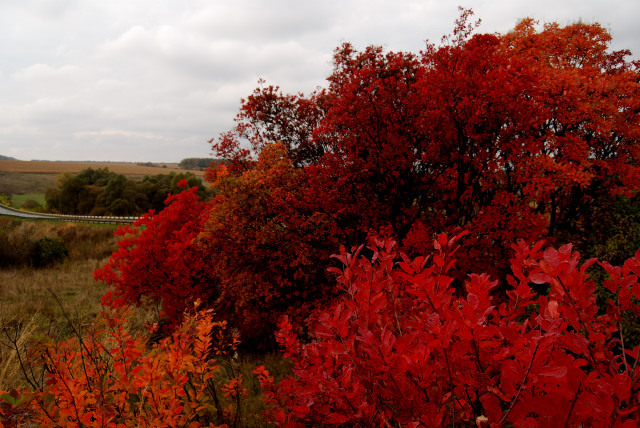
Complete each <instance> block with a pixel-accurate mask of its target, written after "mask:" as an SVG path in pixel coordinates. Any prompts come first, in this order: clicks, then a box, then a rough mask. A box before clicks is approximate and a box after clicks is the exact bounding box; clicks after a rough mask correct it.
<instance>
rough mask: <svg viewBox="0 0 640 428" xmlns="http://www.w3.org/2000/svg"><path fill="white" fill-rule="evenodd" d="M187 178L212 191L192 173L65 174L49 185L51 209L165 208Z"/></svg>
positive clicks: (136, 211)
mask: <svg viewBox="0 0 640 428" xmlns="http://www.w3.org/2000/svg"><path fill="white" fill-rule="evenodd" d="M181 180H186V182H187V185H188V186H189V187H196V188H197V193H198V195H200V196H201V197H203V198H206V197H207V195H208V193H209V191H208V189H207V188H206V187H205V186H204V185H203V184H202V180H201V179H200V178H198V177H196V176H195V175H194V174H192V173H189V172H188V173H174V172H171V173H169V174H157V175H146V176H144V177H143V178H142V179H141V180H132V179H129V178H127V177H125V176H124V175H123V174H116V173H114V172H112V171H109V169H108V168H98V169H93V168H87V169H84V170H82V171H80V172H78V173H77V174H72V173H64V174H61V175H60V176H59V177H58V179H57V181H56V184H55V186H54V187H49V188H47V190H46V192H45V200H46V204H47V210H48V211H51V212H56V213H61V214H79V215H97V216H102V215H114V216H132V215H140V214H142V213H145V212H147V211H149V210H156V211H161V210H162V209H163V208H164V201H165V199H166V198H167V196H168V195H171V194H176V193H179V192H180V191H182V190H183V189H182V188H181V187H180V186H178V183H179V182H180V181H181Z"/></svg>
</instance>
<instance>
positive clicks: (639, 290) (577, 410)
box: [256, 235, 640, 427]
mask: <svg viewBox="0 0 640 428" xmlns="http://www.w3.org/2000/svg"><path fill="white" fill-rule="evenodd" d="M456 239H457V238H453V239H450V240H447V238H446V236H445V235H440V236H438V239H437V240H436V241H435V242H434V244H433V245H434V247H435V248H436V249H437V251H436V253H435V254H434V256H433V257H432V258H431V259H430V258H429V257H418V258H415V259H411V258H408V257H407V256H404V255H402V254H398V253H397V252H396V249H395V246H394V244H395V243H394V242H393V241H380V242H377V243H376V245H375V246H374V247H373V251H374V255H373V257H372V261H369V260H368V259H366V258H363V257H359V256H358V253H357V252H356V253H353V254H350V253H346V252H345V251H344V250H343V251H341V253H340V255H339V256H336V257H338V259H339V260H340V261H341V262H342V263H343V264H344V269H342V270H340V271H339V272H338V273H339V275H340V276H339V278H338V282H339V284H340V286H341V287H342V290H343V294H342V298H341V299H340V301H339V302H337V303H336V304H335V305H334V306H332V307H331V308H330V309H328V310H326V311H325V312H322V313H320V314H319V316H318V317H317V318H316V319H315V321H314V324H313V325H314V326H313V328H312V333H311V334H312V336H313V338H314V340H312V341H311V342H310V343H306V344H302V343H300V342H299V341H298V339H297V337H296V334H295V332H294V328H293V326H292V324H291V323H290V322H289V320H288V319H286V318H285V319H284V320H283V321H282V323H281V325H280V330H279V332H278V334H277V336H278V341H279V342H280V343H281V345H282V346H283V348H284V351H285V355H286V356H288V357H289V358H291V359H292V360H293V362H294V363H295V366H294V369H293V375H292V376H289V377H287V378H285V379H283V380H282V381H281V382H280V383H279V384H278V385H276V384H275V383H274V382H273V379H271V378H270V376H269V374H268V372H266V370H265V369H264V368H263V367H259V368H258V369H257V370H256V373H257V374H258V375H259V377H260V380H261V383H262V386H263V389H264V393H265V395H266V396H267V398H268V400H269V402H270V404H271V406H272V410H271V412H270V418H271V419H272V421H274V422H276V423H277V424H278V425H281V426H303V424H308V423H312V424H313V423H334V424H348V425H358V426H414V427H417V426H453V425H456V424H459V423H462V424H463V425H464V424H470V425H473V426H489V425H490V426H504V425H508V426H509V425H511V424H513V426H529V427H531V426H544V427H555V426H620V427H623V426H624V427H630V426H636V425H637V424H638V423H639V422H640V407H639V405H638V403H639V402H640V382H639V379H640V377H639V376H638V375H639V374H640V373H639V371H640V367H638V361H639V360H640V346H636V347H635V348H634V349H627V348H626V347H625V342H624V337H623V336H622V333H621V331H620V320H621V314H622V313H624V312H625V311H633V312H634V313H636V314H640V305H638V300H635V299H638V298H640V283H638V276H637V275H638V274H640V251H638V253H636V256H635V257H633V258H631V259H629V260H628V261H627V262H625V264H624V266H623V267H613V266H610V265H609V264H607V263H602V266H603V267H604V268H605V269H606V271H607V272H608V273H609V275H610V280H609V281H608V282H607V283H606V287H607V288H608V289H609V290H610V291H611V292H612V293H613V296H614V298H613V299H612V300H610V301H609V304H608V309H607V313H606V314H600V313H599V312H598V308H597V306H596V301H595V296H594V292H595V287H596V286H595V284H594V283H593V282H592V281H590V280H589V277H588V275H587V273H586V270H587V269H588V268H589V266H591V265H592V264H593V263H594V262H595V260H594V259H591V260H588V261H586V262H585V263H584V264H582V265H580V264H579V261H580V256H579V254H578V253H576V252H573V251H572V248H571V245H566V246H563V247H561V248H560V249H559V250H555V249H553V248H546V249H544V250H543V244H542V242H539V243H537V244H535V245H533V247H529V246H527V245H525V244H524V243H523V242H520V243H519V244H518V245H517V246H515V248H514V250H515V257H514V258H513V259H512V260H511V261H510V263H511V270H512V274H511V275H510V276H509V279H508V287H507V288H506V298H504V299H498V298H496V296H494V291H495V289H496V287H497V285H498V282H497V281H492V280H490V279H489V276H487V275H485V274H481V275H476V274H470V275H468V277H467V280H466V281H465V284H464V292H462V293H460V294H457V291H456V290H455V289H454V288H453V287H452V282H453V278H454V276H457V275H455V269H456V268H455V267H454V266H455V262H456V259H455V258H454V257H453V254H454V253H455V251H456V247H455V245H454V241H455V240H456ZM532 284H538V285H541V284H543V285H545V286H548V287H549V292H548V294H547V295H537V294H536V293H534V292H533V290H532V289H531V285H532ZM634 298H635V299H634Z"/></svg>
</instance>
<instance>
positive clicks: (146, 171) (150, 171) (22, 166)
mask: <svg viewBox="0 0 640 428" xmlns="http://www.w3.org/2000/svg"><path fill="white" fill-rule="evenodd" d="M163 165H166V168H163V167H162V166H163ZM87 168H93V169H98V168H109V171H113V172H115V173H116V174H123V175H156V174H168V173H170V172H176V173H179V172H192V173H193V174H195V175H196V176H199V177H202V176H203V175H204V172H203V171H188V170H186V169H180V168H178V164H177V163H166V164H158V166H145V165H138V164H136V163H132V162H66V161H14V160H0V173H1V172H12V173H14V172H19V173H31V174H61V173H63V172H71V173H77V172H80V171H82V170H83V169H87Z"/></svg>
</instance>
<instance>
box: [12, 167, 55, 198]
mask: <svg viewBox="0 0 640 428" xmlns="http://www.w3.org/2000/svg"><path fill="white" fill-rule="evenodd" d="M0 162H4V161H0ZM57 178H58V174H57V173H53V174H33V173H22V172H2V171H0V194H4V195H19V194H26V193H43V194H44V192H45V190H47V187H53V186H55V184H56V180H57Z"/></svg>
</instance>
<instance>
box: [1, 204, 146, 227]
mask: <svg viewBox="0 0 640 428" xmlns="http://www.w3.org/2000/svg"><path fill="white" fill-rule="evenodd" d="M0 215H4V216H10V217H19V218H31V219H35V220H59V221H73V222H78V223H107V224H108V223H111V224H132V223H133V222H135V221H136V220H137V219H138V217H116V216H89V215H72V214H52V213H34V212H31V211H22V210H18V209H16V208H12V207H8V206H6V205H2V204H0Z"/></svg>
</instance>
